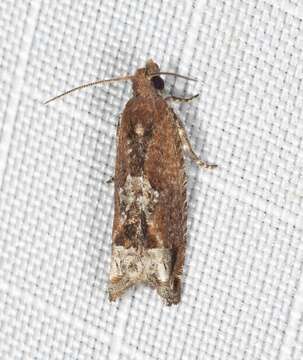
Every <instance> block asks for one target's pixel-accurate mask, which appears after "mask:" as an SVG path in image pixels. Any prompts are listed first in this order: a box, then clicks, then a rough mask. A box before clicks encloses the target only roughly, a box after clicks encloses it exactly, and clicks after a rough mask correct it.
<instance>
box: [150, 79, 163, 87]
mask: <svg viewBox="0 0 303 360" xmlns="http://www.w3.org/2000/svg"><path fill="white" fill-rule="evenodd" d="M151 82H152V84H153V85H154V87H155V88H156V89H157V90H163V89H164V81H163V79H162V78H161V77H160V76H154V77H152V78H151Z"/></svg>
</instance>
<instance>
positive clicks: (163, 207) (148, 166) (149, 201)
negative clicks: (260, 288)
mask: <svg viewBox="0 0 303 360" xmlns="http://www.w3.org/2000/svg"><path fill="white" fill-rule="evenodd" d="M161 75H174V76H177V77H182V78H185V79H188V80H192V79H190V78H188V77H186V76H183V75H179V74H175V73H170V72H161V71H160V68H159V66H158V65H157V64H156V63H155V62H154V61H153V60H148V61H147V62H146V65H145V67H143V68H140V69H138V70H137V71H136V72H135V74H134V75H126V76H122V77H118V78H113V79H109V80H98V81H94V82H91V83H88V84H84V85H81V86H79V87H77V88H74V89H71V90H69V91H67V92H65V93H63V94H61V95H59V96H56V97H54V98H52V99H50V100H49V101H47V103H48V102H50V101H53V100H55V99H58V98H60V97H61V96H64V95H66V94H68V93H71V92H73V91H75V90H79V89H83V88H85V87H88V86H91V85H96V84H99V83H105V82H113V81H122V80H131V82H132V89H133V97H132V98H131V99H130V100H129V101H128V102H127V104H126V106H125V109H124V111H123V113H122V117H121V118H120V121H119V123H118V127H117V155H116V165H115V175H114V178H113V180H114V187H115V193H114V202H115V212H114V220H113V230H112V257H111V266H110V274H109V283H108V292H109V299H110V300H111V301H114V300H116V299H118V298H120V297H121V296H122V295H123V294H124V293H125V291H126V290H127V289H128V288H130V287H131V286H133V285H136V284H139V283H146V284H148V285H149V286H151V287H152V288H154V289H156V291H157V292H158V294H159V295H160V296H161V298H162V299H163V300H164V302H165V303H166V304H167V305H171V304H177V303H179V301H180V295H181V276H182V272H183V265H184V257H185V246H186V223H187V202H186V179H187V178H186V173H185V163H184V156H185V154H186V155H188V156H189V157H190V158H191V159H192V160H193V161H194V162H195V163H196V164H197V165H199V166H200V167H202V168H205V169H213V168H215V167H216V165H212V164H208V163H207V162H206V161H203V160H201V159H200V158H199V157H198V156H197V155H196V154H195V152H194V151H193V149H192V146H191V144H190V142H189V140H188V137H187V134H186V132H185V129H184V126H183V125H182V123H181V121H180V119H179V118H178V117H177V115H176V114H175V112H174V111H173V109H172V108H171V107H170V106H169V101H175V100H176V101H189V100H192V99H193V98H195V97H196V96H197V95H195V96H192V97H189V98H183V97H176V96H169V97H164V96H163V89H164V85H165V84H164V80H163V78H162V77H161Z"/></svg>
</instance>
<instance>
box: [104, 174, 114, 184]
mask: <svg viewBox="0 0 303 360" xmlns="http://www.w3.org/2000/svg"><path fill="white" fill-rule="evenodd" d="M114 181H115V177H114V176H112V177H110V178H109V179H108V180H106V181H105V182H106V184H111V183H113V182H114Z"/></svg>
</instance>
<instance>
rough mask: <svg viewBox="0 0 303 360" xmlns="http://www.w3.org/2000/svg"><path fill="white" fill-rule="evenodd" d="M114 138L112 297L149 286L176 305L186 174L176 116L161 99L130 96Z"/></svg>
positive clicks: (178, 289) (182, 247)
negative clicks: (131, 288) (141, 284)
mask: <svg viewBox="0 0 303 360" xmlns="http://www.w3.org/2000/svg"><path fill="white" fill-rule="evenodd" d="M117 135H118V137H117V138H118V144H117V159H116V169H115V216H114V224H113V259H112V268H111V277H110V286H109V290H110V297H111V299H113V300H114V299H115V298H117V297H119V296H121V295H122V293H123V292H124V291H125V289H126V288H128V287H129V286H131V285H133V284H135V283H138V282H147V283H149V284H150V285H152V286H154V287H156V289H157V290H158V293H159V294H160V295H161V296H162V297H163V298H164V299H165V300H166V301H167V303H169V304H170V303H177V302H179V299H180V281H179V276H180V275H181V273H182V269H183V263H184V251H185V241H186V186H185V185H186V174H185V170H184V159H183V154H182V145H181V140H180V137H179V134H178V130H177V126H176V123H175V114H174V113H173V111H172V109H170V108H169V106H168V105H167V103H166V102H165V101H164V100H163V99H162V98H161V97H160V96H157V97H153V98H144V97H134V98H133V99H131V100H130V101H129V102H128V103H127V105H126V108H125V110H124V112H123V116H122V119H121V122H120V124H119V127H118V134H117ZM127 249H128V250H127ZM155 268H156V269H155Z"/></svg>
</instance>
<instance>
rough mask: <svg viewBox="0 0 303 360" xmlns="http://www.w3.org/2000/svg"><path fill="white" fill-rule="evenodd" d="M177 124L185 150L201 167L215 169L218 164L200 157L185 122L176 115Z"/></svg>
mask: <svg viewBox="0 0 303 360" xmlns="http://www.w3.org/2000/svg"><path fill="white" fill-rule="evenodd" d="M174 118H175V121H176V125H177V128H178V133H179V136H180V140H181V143H182V147H183V150H184V151H185V152H187V153H188V155H189V157H190V158H191V159H192V160H193V161H194V162H195V163H196V164H197V165H198V166H200V167H201V168H203V169H214V168H216V167H217V166H218V165H215V164H209V163H208V162H206V161H205V160H202V159H200V158H199V156H198V155H197V154H196V153H195V152H194V150H193V148H192V146H191V143H190V142H189V139H188V137H187V134H186V131H185V129H184V126H183V124H182V123H181V120H180V119H179V118H178V117H177V116H176V115H175V116H174Z"/></svg>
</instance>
